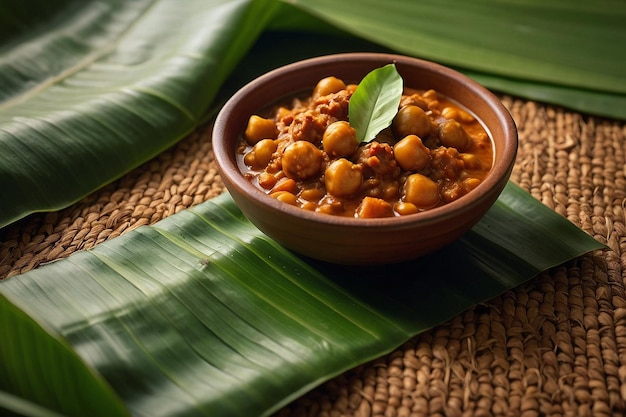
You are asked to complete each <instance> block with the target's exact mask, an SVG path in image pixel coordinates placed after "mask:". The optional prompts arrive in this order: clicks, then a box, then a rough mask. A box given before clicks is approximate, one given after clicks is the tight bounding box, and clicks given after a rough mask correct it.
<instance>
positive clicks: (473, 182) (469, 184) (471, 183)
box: [463, 177, 481, 192]
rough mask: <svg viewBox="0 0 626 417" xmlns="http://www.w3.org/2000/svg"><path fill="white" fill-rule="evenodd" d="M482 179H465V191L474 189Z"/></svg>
mask: <svg viewBox="0 0 626 417" xmlns="http://www.w3.org/2000/svg"><path fill="white" fill-rule="evenodd" d="M480 183H481V181H480V180H479V179H478V178H472V177H470V178H466V179H464V180H463V189H464V190H465V191H468V192H469V191H472V190H473V189H474V188H476V187H478V185H479V184H480Z"/></svg>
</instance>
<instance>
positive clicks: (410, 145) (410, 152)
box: [393, 135, 430, 171]
mask: <svg viewBox="0 0 626 417" xmlns="http://www.w3.org/2000/svg"><path fill="white" fill-rule="evenodd" d="M393 156H394V158H395V160H396V162H397V163H398V165H400V167H401V168H402V169H404V170H405V171H419V170H420V169H423V168H425V167H426V165H428V163H429V162H430V149H428V148H427V147H426V146H424V144H423V143H422V140H421V139H420V138H419V137H417V136H416V135H408V136H406V137H404V138H403V139H402V140H400V142H398V143H396V145H395V146H394V147H393Z"/></svg>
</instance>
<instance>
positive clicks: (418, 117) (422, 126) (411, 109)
mask: <svg viewBox="0 0 626 417" xmlns="http://www.w3.org/2000/svg"><path fill="white" fill-rule="evenodd" d="M391 127H392V129H393V131H394V133H395V135H396V136H397V137H401V138H402V137H405V136H408V135H417V136H419V137H422V138H423V137H425V136H428V134H430V132H431V131H432V127H431V124H430V118H429V117H428V115H427V114H426V112H425V111H424V110H422V109H421V108H420V107H418V106H415V105H412V104H410V105H408V106H404V107H402V108H401V109H400V110H398V114H396V117H395V118H394V119H393V122H392V124H391Z"/></svg>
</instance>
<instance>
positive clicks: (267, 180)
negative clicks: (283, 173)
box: [257, 172, 278, 190]
mask: <svg viewBox="0 0 626 417" xmlns="http://www.w3.org/2000/svg"><path fill="white" fill-rule="evenodd" d="M257 180H258V181H259V185H260V186H261V187H262V188H265V189H266V190H269V189H271V188H272V187H274V185H276V181H278V178H276V176H275V175H272V174H270V173H268V172H261V173H260V174H259V176H258V177H257Z"/></svg>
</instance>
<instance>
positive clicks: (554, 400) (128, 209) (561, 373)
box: [0, 96, 626, 417]
mask: <svg viewBox="0 0 626 417" xmlns="http://www.w3.org/2000/svg"><path fill="white" fill-rule="evenodd" d="M501 98H502V101H503V102H504V104H505V105H506V106H507V108H509V110H510V111H511V114H512V115H513V117H514V119H515V121H516V123H517V125H518V128H519V137H520V149H519V154H518V158H517V162H516V166H515V169H514V171H513V174H512V177H511V180H512V181H513V182H515V183H517V184H519V185H520V186H521V187H522V188H524V189H525V190H527V191H529V192H530V193H531V194H532V195H533V196H534V197H535V198H537V199H538V200H540V201H541V202H543V203H544V204H546V205H547V206H549V207H551V208H552V209H554V210H555V211H556V212H558V213H560V214H561V215H563V216H565V217H567V218H568V219H569V220H571V221H572V222H573V223H574V224H576V225H577V226H579V227H581V228H582V229H583V230H584V231H585V232H587V233H589V234H591V235H592V236H594V237H595V238H596V239H597V240H599V241H601V242H603V243H605V244H607V245H608V249H607V250H604V251H597V252H595V253H593V254H589V255H586V256H583V257H580V258H578V259H576V260H574V261H572V262H570V263H568V264H566V265H562V266H559V267H557V268H554V269H552V270H550V271H548V272H546V273H544V274H542V275H541V276H539V277H537V278H535V279H533V280H531V281H530V282H529V283H527V284H525V285H523V286H521V287H518V288H515V289H513V290H510V291H507V292H506V293H504V294H502V295H501V296H499V297H497V298H495V299H493V300H490V301H489V302H488V303H485V304H481V305H477V306H475V307H473V308H470V309H468V310H467V311H465V312H463V313H462V314H459V315H458V316H456V317H454V318H453V319H451V320H449V321H448V322H446V323H443V324H441V325H439V326H437V327H435V328H433V329H432V330H430V331H427V332H425V333H422V334H420V335H419V336H417V337H415V338H413V339H411V340H410V341H408V342H407V343H406V344H404V345H403V346H401V347H399V348H398V349H396V350H395V351H394V352H392V353H390V354H389V355H386V356H385V357H382V358H379V359H378V360H376V361H373V362H371V363H367V364H365V365H362V366H360V367H358V368H356V369H353V370H350V371H349V372H346V373H345V374H343V375H341V376H339V377H337V378H335V379H333V380H331V381H329V382H327V383H325V384H323V385H322V386H320V387H318V388H317V389H315V390H313V391H312V392H310V393H309V394H307V395H305V396H303V397H302V398H300V399H298V400H296V401H294V402H293V403H292V404H290V405H289V406H288V407H285V408H284V409H283V410H281V411H279V412H278V413H277V414H278V416H280V417H287V416H289V417H291V416H294V417H302V416H328V417H338V416H355V417H356V416H360V417H366V416H385V417H395V416H397V417H405V416H411V417H416V416H492V415H494V416H563V415H564V416H583V417H584V416H623V415H626V291H625V283H626V281H625V280H626V178H625V177H626V159H625V158H626V157H625V154H626V124H625V123H623V122H616V121H611V120H603V119H600V118H595V117H586V116H583V115H580V114H577V113H574V112H570V111H567V110H563V109H561V108H555V107H551V106H546V105H542V104H537V103H534V102H528V101H523V100H518V99H513V98H511V97H508V96H503V97H501ZM209 133H210V131H209V129H208V128H206V127H205V128H203V129H200V130H199V131H198V132H196V133H194V134H192V135H190V136H189V137H188V138H186V139H185V140H183V141H182V142H180V143H179V144H178V145H176V146H175V147H173V148H172V149H170V150H169V151H167V152H165V153H163V154H161V155H160V156H159V157H157V158H155V159H154V160H152V161H150V162H148V163H146V164H145V165H143V166H141V167H139V168H137V169H136V170H134V171H133V172H131V173H129V174H128V175H126V176H124V177H123V178H121V179H120V180H118V181H116V182H115V183H113V184H111V185H109V186H107V187H105V188H103V189H101V190H99V191H98V192H96V193H94V194H92V195H90V196H89V197H87V198H85V199H84V200H82V201H80V202H78V203H77V204H75V205H73V206H71V207H69V208H67V209H65V210H62V211H60V212H57V213H48V214H36V215H32V216H30V217H28V218H26V219H24V220H23V221H20V222H18V223H16V224H14V225H12V226H10V227H7V228H5V229H3V230H0V279H6V278H9V277H13V276H15V275H17V274H19V273H21V272H26V271H28V270H31V269H33V268H36V267H37V266H39V265H42V264H45V263H47V262H51V261H54V260H57V259H60V258H63V257H66V256H68V255H70V254H71V253H73V252H76V251H78V250H82V249H87V248H91V247H93V246H95V245H97V244H98V243H100V242H103V241H105V240H107V239H112V238H114V237H116V236H119V235H121V234H123V233H127V232H128V231H130V230H132V229H134V228H136V227H138V226H141V225H146V224H153V223H155V222H157V221H158V220H161V219H162V218H164V217H166V216H168V215H171V214H174V213H176V212H178V211H180V210H182V209H185V208H187V207H191V206H193V205H195V204H198V203H200V202H203V201H205V200H207V199H209V198H211V197H213V196H215V195H217V194H219V193H220V192H221V191H222V190H223V184H222V183H221V181H220V178H219V175H217V170H216V167H215V163H214V160H213V154H212V151H211V140H210V136H209ZM14 279H19V278H14Z"/></svg>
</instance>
